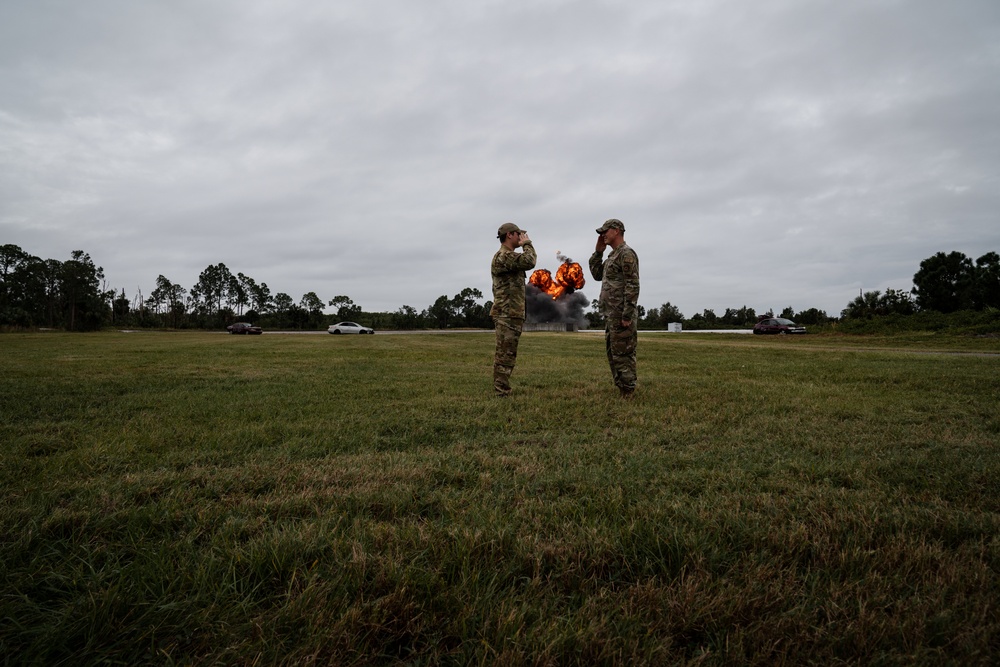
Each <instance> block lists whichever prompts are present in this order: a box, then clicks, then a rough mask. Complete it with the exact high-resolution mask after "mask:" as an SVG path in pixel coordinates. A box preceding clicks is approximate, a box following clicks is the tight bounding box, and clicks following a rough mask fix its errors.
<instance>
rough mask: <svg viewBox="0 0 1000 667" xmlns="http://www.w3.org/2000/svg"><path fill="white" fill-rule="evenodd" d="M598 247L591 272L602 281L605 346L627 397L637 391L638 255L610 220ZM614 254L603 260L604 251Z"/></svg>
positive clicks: (601, 231)
mask: <svg viewBox="0 0 1000 667" xmlns="http://www.w3.org/2000/svg"><path fill="white" fill-rule="evenodd" d="M597 234H598V236H597V248H596V249H595V251H594V254H593V255H591V256H590V273H591V274H593V276H594V280H599V281H601V300H600V307H601V313H602V314H603V315H604V318H605V320H606V324H605V328H604V346H605V348H606V349H607V352H608V364H609V365H610V366H611V377H612V378H613V379H614V381H615V386H617V387H618V390H619V391H620V392H621V395H622V396H623V397H624V398H631V397H632V394H633V392H635V383H636V372H635V347H636V340H637V338H638V336H637V331H636V324H637V322H636V318H637V316H638V313H637V312H636V310H637V309H638V303H639V258H638V257H637V256H636V254H635V251H634V250H632V248H630V247H629V246H628V245H627V244H626V243H625V225H623V224H622V221H621V220H616V219H614V218H612V219H610V220H608V221H607V222H605V223H604V224H603V225H601V226H600V227H599V228H598V229H597ZM608 246H611V254H610V255H608V258H607V260H605V259H604V250H605V249H606V248H607V247H608Z"/></svg>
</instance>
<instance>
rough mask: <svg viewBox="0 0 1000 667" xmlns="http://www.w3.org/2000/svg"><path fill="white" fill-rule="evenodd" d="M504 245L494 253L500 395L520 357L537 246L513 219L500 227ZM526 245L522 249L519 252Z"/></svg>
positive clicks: (505, 393) (492, 270) (496, 383)
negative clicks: (527, 292)
mask: <svg viewBox="0 0 1000 667" xmlns="http://www.w3.org/2000/svg"><path fill="white" fill-rule="evenodd" d="M497 238H499V239H500V249H499V250H497V253H496V254H495V255H493V262H491V263H490V273H492V274H493V308H492V309H491V310H490V317H492V318H493V323H494V326H495V327H496V332H497V347H496V353H495V354H494V355H493V390H494V391H495V392H496V395H497V396H509V395H510V392H511V389H510V374H511V373H513V372H514V362H515V361H516V360H517V343H518V340H520V338H521V329H522V328H523V327H524V275H525V271H528V270H530V269H533V268H535V260H536V259H537V257H536V256H535V246H534V245H532V243H531V239H530V238H528V232H526V231H524V230H523V229H521V228H520V227H518V226H517V225H515V224H514V223H512V222H506V223H504V224H502V225H500V229H498V230H497ZM518 248H522V251H521V252H516V251H517V249H518Z"/></svg>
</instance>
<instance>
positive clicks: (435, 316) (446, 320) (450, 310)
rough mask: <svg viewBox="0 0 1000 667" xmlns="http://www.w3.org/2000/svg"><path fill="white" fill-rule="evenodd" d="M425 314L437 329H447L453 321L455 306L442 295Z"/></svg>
mask: <svg viewBox="0 0 1000 667" xmlns="http://www.w3.org/2000/svg"><path fill="white" fill-rule="evenodd" d="M427 314H428V315H429V316H430V318H431V320H432V321H433V322H434V324H435V326H437V328H438V329H447V328H448V327H449V326H451V323H452V322H454V321H455V316H456V313H455V304H454V302H453V301H452V300H451V299H449V298H448V297H447V296H445V295H443V294H442V295H441V296H439V297H438V298H437V300H436V301H435V302H434V304H433V305H432V306H431V307H430V308H428V309H427Z"/></svg>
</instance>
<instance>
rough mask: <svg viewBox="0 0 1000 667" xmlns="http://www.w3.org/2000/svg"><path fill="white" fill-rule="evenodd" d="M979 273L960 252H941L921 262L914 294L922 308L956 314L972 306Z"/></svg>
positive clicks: (915, 276)
mask: <svg viewBox="0 0 1000 667" xmlns="http://www.w3.org/2000/svg"><path fill="white" fill-rule="evenodd" d="M975 283H976V273H975V267H974V266H973V264H972V260H971V259H969V258H968V257H966V256H965V254H964V253H961V252H951V253H948V254H947V255H946V254H944V253H943V252H939V253H937V254H936V255H934V256H933V257H928V258H927V259H925V260H924V261H922V262H920V269H919V270H918V271H917V272H916V274H914V276H913V290H912V293H913V294H914V295H915V296H916V302H917V306H918V307H919V308H920V309H921V310H936V311H938V312H941V313H953V312H955V311H956V310H968V309H971V308H972V307H973V303H974V299H973V297H974V293H975Z"/></svg>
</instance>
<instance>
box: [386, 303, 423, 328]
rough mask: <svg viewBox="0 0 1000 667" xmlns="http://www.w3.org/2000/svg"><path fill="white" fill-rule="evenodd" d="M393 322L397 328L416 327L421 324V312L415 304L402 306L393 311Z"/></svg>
mask: <svg viewBox="0 0 1000 667" xmlns="http://www.w3.org/2000/svg"><path fill="white" fill-rule="evenodd" d="M392 322H393V327H394V328H396V329H416V328H417V327H418V326H420V313H418V312H417V309H416V308H414V307H413V306H400V308H399V310H397V311H396V312H395V313H393V319H392Z"/></svg>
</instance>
